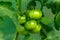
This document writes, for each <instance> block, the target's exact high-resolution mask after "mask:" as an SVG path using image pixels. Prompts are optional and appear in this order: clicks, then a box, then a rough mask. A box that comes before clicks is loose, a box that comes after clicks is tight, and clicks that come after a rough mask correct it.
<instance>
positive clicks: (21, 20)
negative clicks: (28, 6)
mask: <svg viewBox="0 0 60 40" xmlns="http://www.w3.org/2000/svg"><path fill="white" fill-rule="evenodd" d="M18 20H19V22H20V24H23V23H25V22H26V16H25V15H23V16H19V17H18Z"/></svg>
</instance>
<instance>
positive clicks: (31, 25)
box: [25, 20, 37, 30]
mask: <svg viewBox="0 0 60 40" xmlns="http://www.w3.org/2000/svg"><path fill="white" fill-rule="evenodd" d="M36 25H37V22H36V21H35V20H30V21H27V22H26V23H25V28H26V29H28V30H32V29H34V28H35V26H36Z"/></svg>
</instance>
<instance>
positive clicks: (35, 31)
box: [32, 24, 42, 33]
mask: <svg viewBox="0 0 60 40" xmlns="http://www.w3.org/2000/svg"><path fill="white" fill-rule="evenodd" d="M41 27H42V26H41V25H40V24H37V25H36V27H35V28H34V29H33V30H32V33H38V32H40V30H41Z"/></svg>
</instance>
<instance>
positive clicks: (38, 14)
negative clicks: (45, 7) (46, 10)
mask: <svg viewBox="0 0 60 40" xmlns="http://www.w3.org/2000/svg"><path fill="white" fill-rule="evenodd" d="M29 17H30V18H33V19H39V18H41V17H42V12H41V11H39V10H30V11H29Z"/></svg>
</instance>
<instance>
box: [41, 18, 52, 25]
mask: <svg viewBox="0 0 60 40" xmlns="http://www.w3.org/2000/svg"><path fill="white" fill-rule="evenodd" d="M41 22H42V23H43V24H45V25H49V24H51V23H52V20H51V19H49V18H47V17H42V18H41Z"/></svg>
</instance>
